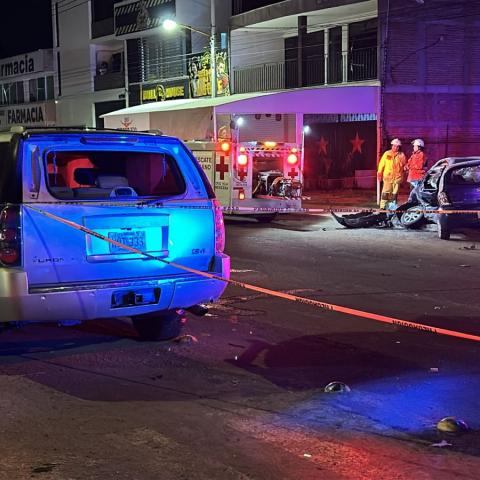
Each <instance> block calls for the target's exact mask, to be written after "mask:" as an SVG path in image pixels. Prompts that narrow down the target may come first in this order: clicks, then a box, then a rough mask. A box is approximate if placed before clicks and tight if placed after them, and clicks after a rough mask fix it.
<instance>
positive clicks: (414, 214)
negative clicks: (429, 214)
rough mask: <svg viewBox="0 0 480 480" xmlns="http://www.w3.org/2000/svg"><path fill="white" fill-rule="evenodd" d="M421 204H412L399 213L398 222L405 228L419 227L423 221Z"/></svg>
mask: <svg viewBox="0 0 480 480" xmlns="http://www.w3.org/2000/svg"><path fill="white" fill-rule="evenodd" d="M421 208H422V207H421V205H414V206H412V207H410V208H408V209H407V210H405V211H404V212H403V213H402V214H401V215H400V223H401V224H402V225H403V226H404V227H405V228H412V229H413V228H420V227H421V226H422V225H423V224H424V223H425V215H424V214H423V212H422V211H421Z"/></svg>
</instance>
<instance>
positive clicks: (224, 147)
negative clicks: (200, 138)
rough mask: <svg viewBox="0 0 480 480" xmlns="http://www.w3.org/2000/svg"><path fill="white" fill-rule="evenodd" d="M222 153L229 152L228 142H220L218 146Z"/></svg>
mask: <svg viewBox="0 0 480 480" xmlns="http://www.w3.org/2000/svg"><path fill="white" fill-rule="evenodd" d="M220 149H221V150H222V152H228V151H229V150H230V142H222V143H221V145H220Z"/></svg>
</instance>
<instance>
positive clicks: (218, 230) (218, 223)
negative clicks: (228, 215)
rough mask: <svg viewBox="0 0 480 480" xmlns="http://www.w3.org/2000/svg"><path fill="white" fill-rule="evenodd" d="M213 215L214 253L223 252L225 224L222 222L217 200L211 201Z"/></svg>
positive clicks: (220, 208) (220, 209)
mask: <svg viewBox="0 0 480 480" xmlns="http://www.w3.org/2000/svg"><path fill="white" fill-rule="evenodd" d="M213 207H214V215H215V253H223V250H224V249H225V225H224V224H223V213H222V207H221V205H220V202H219V201H218V200H214V201H213Z"/></svg>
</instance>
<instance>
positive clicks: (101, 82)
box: [93, 71, 125, 92]
mask: <svg viewBox="0 0 480 480" xmlns="http://www.w3.org/2000/svg"><path fill="white" fill-rule="evenodd" d="M93 85H94V90H95V91H96V92H97V91H99V90H109V89H111V88H123V87H124V86H125V73H124V72H122V71H120V72H111V73H106V74H105V75H95V77H94V79H93Z"/></svg>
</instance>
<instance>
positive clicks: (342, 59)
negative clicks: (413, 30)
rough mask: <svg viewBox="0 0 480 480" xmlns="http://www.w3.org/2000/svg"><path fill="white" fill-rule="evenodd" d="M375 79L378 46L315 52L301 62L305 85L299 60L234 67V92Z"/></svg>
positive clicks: (262, 90)
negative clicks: (341, 52)
mask: <svg viewBox="0 0 480 480" xmlns="http://www.w3.org/2000/svg"><path fill="white" fill-rule="evenodd" d="M344 66H346V68H344ZM376 78H377V48H376V47H373V48H364V49H357V50H352V51H351V52H350V53H349V54H348V55H347V54H344V55H336V56H324V55H315V56H311V57H308V58H306V59H305V60H304V61H303V62H302V85H300V84H299V76H298V62H297V60H296V59H293V60H286V61H284V62H272V63H262V64H257V65H247V66H242V67H237V68H234V69H233V81H234V89H235V93H249V92H264V91H269V90H282V89H288V88H298V87H300V86H303V87H309V86H315V85H325V84H333V83H342V82H358V81H362V80H374V79H376Z"/></svg>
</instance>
